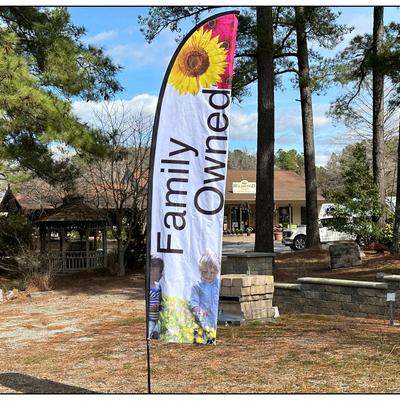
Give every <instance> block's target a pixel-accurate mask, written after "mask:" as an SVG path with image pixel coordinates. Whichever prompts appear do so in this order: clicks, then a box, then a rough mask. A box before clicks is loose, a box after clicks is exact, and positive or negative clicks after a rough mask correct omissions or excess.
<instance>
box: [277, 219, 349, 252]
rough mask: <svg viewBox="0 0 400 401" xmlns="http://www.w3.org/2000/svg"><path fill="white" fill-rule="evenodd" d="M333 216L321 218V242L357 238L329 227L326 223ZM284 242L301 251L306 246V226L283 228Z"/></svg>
mask: <svg viewBox="0 0 400 401" xmlns="http://www.w3.org/2000/svg"><path fill="white" fill-rule="evenodd" d="M329 219H332V217H326V218H323V219H320V220H319V237H320V241H321V243H324V242H331V241H348V240H354V241H355V240H356V238H355V237H354V236H353V235H350V234H347V233H343V232H340V231H336V230H334V229H333V228H329V227H327V226H326V225H327V224H326V223H327V221H328V220H329ZM282 244H284V245H286V246H290V248H292V249H293V250H294V251H300V250H302V249H304V248H305V247H306V226H305V225H301V226H298V227H296V228H286V229H284V230H283V239H282Z"/></svg>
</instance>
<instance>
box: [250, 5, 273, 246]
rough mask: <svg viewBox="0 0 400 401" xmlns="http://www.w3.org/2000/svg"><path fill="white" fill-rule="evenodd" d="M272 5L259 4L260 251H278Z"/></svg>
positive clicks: (257, 229) (258, 144) (257, 196)
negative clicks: (275, 191)
mask: <svg viewBox="0 0 400 401" xmlns="http://www.w3.org/2000/svg"><path fill="white" fill-rule="evenodd" d="M272 23H273V20H272V7H257V35H258V38H257V40H258V48H257V71H258V123H257V189H256V191H257V193H256V238H255V245H254V250H255V251H256V252H273V251H274V239H273V229H274V142H275V125H274V124H275V123H274V48H273V27H272Z"/></svg>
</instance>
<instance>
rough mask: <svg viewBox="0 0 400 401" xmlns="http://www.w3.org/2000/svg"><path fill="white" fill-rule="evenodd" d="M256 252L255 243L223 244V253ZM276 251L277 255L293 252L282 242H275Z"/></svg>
mask: <svg viewBox="0 0 400 401" xmlns="http://www.w3.org/2000/svg"><path fill="white" fill-rule="evenodd" d="M251 251H254V242H223V243H222V253H223V254H224V253H235V252H251ZM274 251H275V252H276V253H281V252H292V250H291V249H290V248H289V247H288V246H285V245H283V244H282V243H281V242H280V241H274Z"/></svg>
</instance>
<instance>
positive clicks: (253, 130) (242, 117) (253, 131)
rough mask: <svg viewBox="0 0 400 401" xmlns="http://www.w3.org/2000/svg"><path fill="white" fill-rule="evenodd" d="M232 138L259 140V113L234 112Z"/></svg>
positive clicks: (231, 127)
mask: <svg viewBox="0 0 400 401" xmlns="http://www.w3.org/2000/svg"><path fill="white" fill-rule="evenodd" d="M230 137H231V138H232V139H236V140H243V141H251V140H254V141H256V140H257V113H250V114H246V113H242V112H232V114H231V126H230Z"/></svg>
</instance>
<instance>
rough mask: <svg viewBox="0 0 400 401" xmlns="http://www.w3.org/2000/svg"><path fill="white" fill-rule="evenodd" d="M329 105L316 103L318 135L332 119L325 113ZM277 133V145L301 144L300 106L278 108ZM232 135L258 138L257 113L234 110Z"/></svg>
mask: <svg viewBox="0 0 400 401" xmlns="http://www.w3.org/2000/svg"><path fill="white" fill-rule="evenodd" d="M328 108H329V105H325V104H322V105H315V106H314V109H313V112H314V129H315V132H316V136H317V135H322V136H323V135H324V133H323V132H321V130H323V129H326V128H327V127H328V126H329V125H330V124H331V120H330V119H329V118H328V117H327V116H326V115H325V113H326V111H327V110H328ZM275 135H276V142H277V146H279V145H280V144H290V143H292V142H293V141H294V142H293V143H294V144H301V143H302V124H301V111H300V106H297V107H293V108H286V109H280V110H279V109H277V110H276V114H275ZM230 136H231V138H232V139H234V140H243V141H251V140H254V141H256V140H257V113H248V114H247V113H243V112H239V111H233V112H232V116H231V132H230Z"/></svg>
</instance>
